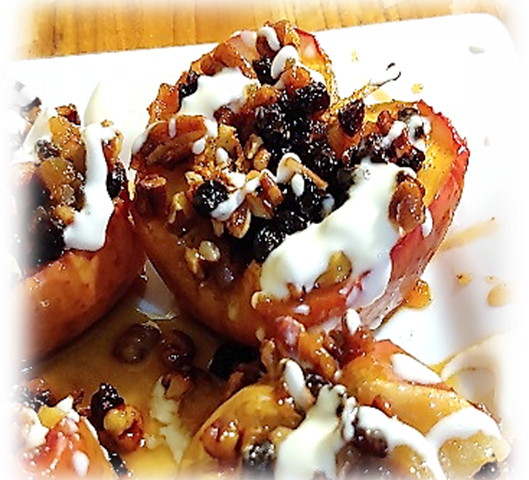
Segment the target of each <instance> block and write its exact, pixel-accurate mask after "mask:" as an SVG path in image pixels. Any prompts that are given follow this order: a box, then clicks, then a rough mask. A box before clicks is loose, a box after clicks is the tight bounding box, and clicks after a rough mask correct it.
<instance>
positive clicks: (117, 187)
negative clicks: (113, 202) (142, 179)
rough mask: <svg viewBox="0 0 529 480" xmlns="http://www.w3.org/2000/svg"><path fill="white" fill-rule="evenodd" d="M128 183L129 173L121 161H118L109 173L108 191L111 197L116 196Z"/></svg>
mask: <svg viewBox="0 0 529 480" xmlns="http://www.w3.org/2000/svg"><path fill="white" fill-rule="evenodd" d="M126 185H127V173H126V172H125V167H123V165H121V163H117V164H116V165H115V166H114V168H113V169H112V170H111V171H109V172H108V174H107V192H108V195H109V196H110V198H116V197H117V196H118V195H119V194H120V193H121V191H122V190H123V189H124V188H125V186H126Z"/></svg>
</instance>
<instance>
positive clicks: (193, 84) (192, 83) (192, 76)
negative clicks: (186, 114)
mask: <svg viewBox="0 0 529 480" xmlns="http://www.w3.org/2000/svg"><path fill="white" fill-rule="evenodd" d="M199 77H200V75H199V74H198V73H197V72H195V71H194V70H189V71H188V72H187V77H186V81H185V82H184V83H180V84H179V85H178V98H179V100H180V103H181V102H182V99H183V98H185V97H188V96H189V95H192V94H193V93H195V92H196V91H197V89H198V78H199Z"/></svg>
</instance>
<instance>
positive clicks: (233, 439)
mask: <svg viewBox="0 0 529 480" xmlns="http://www.w3.org/2000/svg"><path fill="white" fill-rule="evenodd" d="M200 440H201V441H202V444H203V445H204V449H205V450H206V452H208V453H209V454H210V455H211V456H212V457H214V458H217V459H219V460H221V461H224V462H233V461H235V460H236V458H237V456H238V453H239V449H240V442H241V434H240V432H239V428H238V426H237V421H236V420H231V421H226V420H223V419H218V420H216V421H215V422H213V424H211V425H210V426H209V427H208V428H206V430H205V431H204V433H203V434H202V436H201V438H200Z"/></svg>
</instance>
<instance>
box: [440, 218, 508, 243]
mask: <svg viewBox="0 0 529 480" xmlns="http://www.w3.org/2000/svg"><path fill="white" fill-rule="evenodd" d="M497 230H498V222H497V221H496V219H495V218H494V217H491V218H489V219H488V220H485V221H483V222H479V223H476V224H474V225H472V226H471V227H469V228H466V229H464V230H461V231H460V232H458V233H454V234H452V235H450V236H448V237H447V238H446V240H445V241H444V242H443V243H442V244H441V247H440V248H439V251H446V250H450V249H452V248H457V247H462V246H464V245H468V244H469V243H471V242H473V241H475V240H478V239H480V238H482V237H485V236H488V235H492V234H493V233H495V232H496V231H497Z"/></svg>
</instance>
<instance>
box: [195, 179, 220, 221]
mask: <svg viewBox="0 0 529 480" xmlns="http://www.w3.org/2000/svg"><path fill="white" fill-rule="evenodd" d="M227 199H228V190H227V188H226V187H225V186H224V185H223V184H222V183H220V182H218V181H217V180H210V181H208V182H204V183H203V184H202V185H200V186H199V187H198V188H197V190H196V192H195V194H194V196H193V206H194V207H195V210H196V211H197V212H198V213H200V214H201V215H209V214H210V213H211V212H212V211H213V210H215V208H217V207H218V206H219V205H220V204H221V203H222V202H224V201H225V200H227Z"/></svg>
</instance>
